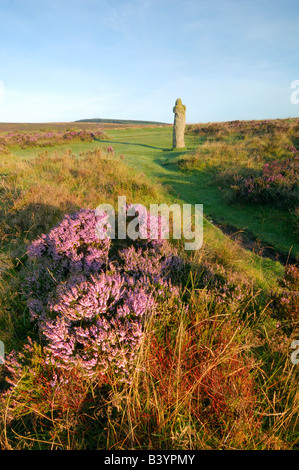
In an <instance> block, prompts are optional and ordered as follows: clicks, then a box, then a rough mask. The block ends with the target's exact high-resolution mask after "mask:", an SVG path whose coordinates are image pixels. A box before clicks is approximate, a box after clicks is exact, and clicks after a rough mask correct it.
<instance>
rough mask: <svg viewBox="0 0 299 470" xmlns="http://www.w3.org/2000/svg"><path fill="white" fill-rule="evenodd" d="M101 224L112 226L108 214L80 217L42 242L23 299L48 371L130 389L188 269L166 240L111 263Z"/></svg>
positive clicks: (124, 252)
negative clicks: (109, 379) (161, 310)
mask: <svg viewBox="0 0 299 470" xmlns="http://www.w3.org/2000/svg"><path fill="white" fill-rule="evenodd" d="M129 207H130V206H128V207H127V209H129ZM148 218H149V215H148ZM148 220H150V219H148ZM99 221H101V222H104V225H105V224H106V226H108V223H107V221H108V218H107V214H106V213H105V212H101V213H100V214H99V215H96V212H95V211H93V210H91V209H81V210H80V211H79V212H77V213H75V214H73V215H67V216H65V218H64V219H63V220H62V222H61V223H60V224H58V225H57V226H56V227H54V228H53V229H52V230H51V231H50V232H49V233H48V234H47V235H42V236H41V237H39V238H38V239H37V240H35V241H34V242H33V243H32V244H31V245H30V246H29V248H28V256H29V262H28V276H27V279H26V283H25V285H24V292H25V293H26V295H27V299H28V307H29V311H30V315H31V319H32V321H37V324H38V328H39V333H40V337H41V339H42V341H43V342H44V345H45V347H44V351H45V353H46V355H47V361H48V363H49V364H52V365H56V366H57V367H58V368H63V369H66V370H70V369H71V368H72V367H79V369H80V370H82V373H83V374H84V375H86V376H88V377H93V376H94V375H95V374H96V375H97V376H98V375H101V376H103V375H104V374H105V373H106V372H107V370H108V368H109V369H111V368H112V370H113V372H114V373H115V374H116V376H117V377H118V378H119V381H129V380H130V371H131V369H132V367H133V362H134V358H135V355H136V352H137V351H138V348H139V346H140V344H141V341H142V337H143V325H144V320H145V319H146V318H147V317H148V315H149V314H150V313H151V312H152V311H153V309H154V308H155V307H156V306H157V299H158V298H159V296H161V295H162V296H163V299H164V301H165V300H167V299H173V298H174V297H175V298H178V297H179V293H180V292H179V288H178V287H177V286H173V285H172V281H174V280H176V279H175V278H177V277H178V276H179V273H180V270H181V271H182V268H183V262H182V260H181V259H180V258H179V257H178V255H177V253H176V251H175V250H174V249H172V247H171V246H170V244H169V243H168V242H167V241H166V240H162V239H161V237H160V239H158V240H151V239H150V238H149V234H148V237H147V239H145V240H136V241H135V242H132V243H131V244H130V245H129V246H128V244H127V245H126V246H125V248H122V249H119V250H118V252H117V253H118V254H117V256H115V252H114V255H112V254H110V252H109V248H110V246H111V243H112V241H111V239H110V238H105V239H104V240H98V239H97V238H96V224H97V223H98V222H99ZM162 225H163V223H162V222H161V220H160V218H159V219H158V221H157V223H156V226H157V227H161V226H162Z"/></svg>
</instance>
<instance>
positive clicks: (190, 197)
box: [14, 127, 299, 284]
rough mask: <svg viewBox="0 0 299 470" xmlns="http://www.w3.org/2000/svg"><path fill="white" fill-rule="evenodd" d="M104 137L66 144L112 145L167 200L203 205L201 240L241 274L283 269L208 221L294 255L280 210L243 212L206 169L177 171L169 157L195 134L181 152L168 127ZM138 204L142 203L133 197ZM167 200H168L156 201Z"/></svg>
mask: <svg viewBox="0 0 299 470" xmlns="http://www.w3.org/2000/svg"><path fill="white" fill-rule="evenodd" d="M109 137H110V138H109V140H106V141H98V142H87V143H83V142H82V143H77V144H76V143H73V144H71V145H68V146H67V147H65V148H70V149H71V150H72V152H73V153H74V154H76V155H79V154H80V153H81V152H85V151H87V150H92V149H94V148H95V147H98V146H99V147H104V148H107V147H108V146H112V147H113V149H114V153H115V155H116V157H118V158H119V155H121V154H123V155H124V157H125V158H124V160H123V161H124V162H125V163H126V164H127V165H129V166H130V167H132V168H134V169H135V170H138V171H140V172H142V173H144V174H145V175H146V176H147V177H148V178H149V179H150V180H153V181H155V182H159V183H161V184H162V185H163V187H164V189H165V197H166V198H168V202H178V203H180V204H183V203H190V204H196V203H197V204H203V208H204V216H205V220H204V243H205V244H206V245H207V246H209V247H210V249H211V250H212V251H214V252H216V253H217V256H218V258H219V257H223V261H224V263H227V264H228V265H232V266H234V268H236V269H238V270H239V271H241V272H244V273H246V274H247V275H250V276H252V277H253V278H255V279H257V280H258V279H259V280H260V283H261V284H263V283H264V282H266V284H268V282H269V283H270V284H271V283H272V281H273V282H275V281H274V279H275V278H276V276H277V275H281V274H282V271H283V268H282V265H281V264H280V263H278V262H275V261H272V260H271V259H268V258H263V257H261V256H259V254H260V253H259V252H258V251H256V250H255V251H254V252H251V251H247V250H244V249H242V247H241V246H240V245H238V244H236V243H234V242H233V241H232V240H230V239H229V238H228V237H227V236H226V235H224V234H223V232H222V231H221V230H220V229H219V228H217V227H216V226H215V225H214V224H213V223H211V222H210V221H211V220H212V221H213V222H217V223H219V222H220V223H228V224H230V225H233V226H234V227H236V228H237V229H239V230H248V231H249V232H251V233H252V234H253V235H254V236H255V237H256V238H260V239H261V240H262V241H263V242H264V243H268V244H270V245H272V246H274V247H275V248H276V249H277V250H279V251H281V252H284V253H286V254H288V252H290V251H291V252H293V253H294V252H297V253H298V249H299V246H298V243H297V244H296V240H295V237H294V235H293V232H292V231H291V230H289V225H288V222H287V218H285V220H284V214H283V213H282V211H275V210H271V213H270V214H269V209H268V210H260V211H257V210H256V209H255V208H252V207H251V208H250V207H248V208H246V211H242V210H241V209H240V207H238V206H232V205H229V204H228V203H226V202H225V201H224V200H223V196H222V193H221V191H220V190H218V188H217V187H215V185H213V184H212V175H211V174H210V173H208V172H194V171H193V172H192V173H191V172H182V171H181V170H179V168H178V166H177V165H176V164H175V162H174V159H175V158H176V157H178V156H180V155H182V154H184V153H186V152H192V151H194V150H195V149H196V148H197V147H198V145H199V139H198V137H194V136H190V135H187V136H186V139H185V140H186V147H187V150H185V151H172V149H171V146H172V128H171V127H166V128H165V127H156V128H137V129H136V128H135V129H134V128H127V129H110V130H109ZM44 150H47V151H48V153H49V154H51V153H52V152H57V151H58V152H59V153H60V152H61V151H62V147H61V146H60V147H56V148H55V147H53V148H47V149H44ZM39 153H41V149H29V148H28V149H23V150H18V151H14V154H15V155H16V156H18V157H20V158H22V159H29V158H32V157H34V156H36V155H37V154H39ZM134 202H136V203H137V202H142V201H134ZM157 202H167V201H157Z"/></svg>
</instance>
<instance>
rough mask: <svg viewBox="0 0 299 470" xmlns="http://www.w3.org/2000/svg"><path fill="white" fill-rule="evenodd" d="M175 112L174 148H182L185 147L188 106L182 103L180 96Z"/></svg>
mask: <svg viewBox="0 0 299 470" xmlns="http://www.w3.org/2000/svg"><path fill="white" fill-rule="evenodd" d="M173 112H174V124H173V148H174V149H180V148H184V147H185V140H184V133H185V125H186V106H185V105H183V104H182V100H181V99H180V98H178V99H177V100H176V102H175V106H174V108H173Z"/></svg>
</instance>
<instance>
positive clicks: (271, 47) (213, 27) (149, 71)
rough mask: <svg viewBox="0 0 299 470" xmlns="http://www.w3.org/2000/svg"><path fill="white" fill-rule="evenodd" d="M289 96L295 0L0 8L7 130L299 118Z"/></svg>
mask: <svg viewBox="0 0 299 470" xmlns="http://www.w3.org/2000/svg"><path fill="white" fill-rule="evenodd" d="M291 86H293V88H291ZM296 89H297V91H298V93H297V94H296ZM294 94H296V98H299V2H298V0H213V1H211V0H208V1H206V0H179V1H178V0H109V1H108V0H0V122H69V121H75V120H78V119H88V118H109V119H133V120H135V119H136V120H150V121H161V122H168V123H172V122H173V118H174V114H173V106H174V103H175V100H176V99H177V98H181V99H182V102H183V104H185V105H186V108H187V110H186V121H187V123H199V122H215V121H229V120H237V119H240V120H250V119H275V118H287V117H299V99H294ZM292 97H293V99H292Z"/></svg>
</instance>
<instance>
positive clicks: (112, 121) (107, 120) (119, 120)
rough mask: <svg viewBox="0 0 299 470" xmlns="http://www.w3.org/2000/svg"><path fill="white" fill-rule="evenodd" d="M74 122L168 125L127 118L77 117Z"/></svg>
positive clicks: (166, 124)
mask: <svg viewBox="0 0 299 470" xmlns="http://www.w3.org/2000/svg"><path fill="white" fill-rule="evenodd" d="M74 122H103V123H110V124H133V125H137V126H150V125H152V126H169V123H167V122H156V121H134V120H129V119H99V118H94V119H79V120H78V121H74Z"/></svg>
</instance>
